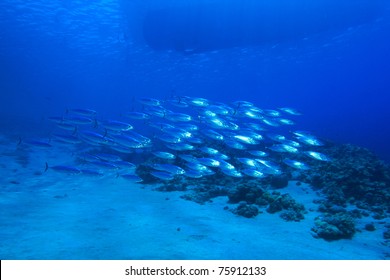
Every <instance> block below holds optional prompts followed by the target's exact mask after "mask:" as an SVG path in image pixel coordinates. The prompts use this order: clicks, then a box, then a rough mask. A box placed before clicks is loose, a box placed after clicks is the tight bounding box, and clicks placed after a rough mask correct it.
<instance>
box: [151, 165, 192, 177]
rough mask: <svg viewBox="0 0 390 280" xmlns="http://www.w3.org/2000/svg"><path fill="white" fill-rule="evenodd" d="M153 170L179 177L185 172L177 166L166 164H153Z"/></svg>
mask: <svg viewBox="0 0 390 280" xmlns="http://www.w3.org/2000/svg"><path fill="white" fill-rule="evenodd" d="M151 167H152V168H153V169H155V170H160V171H165V172H168V173H171V174H175V175H180V174H184V173H185V170H184V169H183V168H181V167H179V166H177V165H173V164H168V163H165V164H164V163H155V164H152V166H151Z"/></svg>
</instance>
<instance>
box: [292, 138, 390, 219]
mask: <svg viewBox="0 0 390 280" xmlns="http://www.w3.org/2000/svg"><path fill="white" fill-rule="evenodd" d="M321 152H323V153H325V154H327V155H328V156H330V157H331V158H332V160H331V161H329V162H318V161H315V160H312V162H311V163H310V165H311V166H312V168H311V169H310V170H307V171H304V172H302V174H301V176H300V180H302V181H304V182H307V183H309V184H311V185H313V186H314V187H315V188H318V189H320V190H321V192H322V193H323V194H324V195H326V197H327V200H328V202H329V203H330V204H332V205H339V206H344V207H345V206H346V205H347V204H348V203H352V204H355V205H356V206H358V207H359V208H361V209H365V210H370V211H372V208H373V207H379V208H381V209H382V211H387V212H389V209H390V206H389V205H388V201H389V200H390V167H389V166H388V165H386V164H385V163H384V162H382V161H381V160H379V159H378V158H377V157H376V156H375V155H374V154H373V153H372V152H370V151H369V150H367V149H365V148H362V147H358V146H353V145H349V144H346V145H330V146H326V147H323V148H322V150H321ZM376 212H377V213H379V211H378V210H376ZM378 216H380V215H378Z"/></svg>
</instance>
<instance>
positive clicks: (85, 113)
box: [66, 108, 97, 117]
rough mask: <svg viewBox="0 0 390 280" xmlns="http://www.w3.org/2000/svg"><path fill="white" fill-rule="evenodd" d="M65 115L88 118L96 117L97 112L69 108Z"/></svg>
mask: <svg viewBox="0 0 390 280" xmlns="http://www.w3.org/2000/svg"><path fill="white" fill-rule="evenodd" d="M66 113H67V114H68V113H72V114H74V115H80V116H88V117H94V116H96V114H97V112H96V111H95V110H92V109H86V108H84V109H83V108H69V109H66Z"/></svg>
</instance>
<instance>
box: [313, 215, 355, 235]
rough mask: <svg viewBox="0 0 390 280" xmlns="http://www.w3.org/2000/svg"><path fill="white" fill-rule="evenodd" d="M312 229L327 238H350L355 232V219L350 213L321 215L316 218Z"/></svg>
mask: <svg viewBox="0 0 390 280" xmlns="http://www.w3.org/2000/svg"><path fill="white" fill-rule="evenodd" d="M312 231H313V232H314V233H315V234H316V236H317V237H319V238H323V239H325V240H328V241H330V240H338V239H343V238H345V239H349V238H351V237H352V236H353V235H354V234H355V232H356V229H355V221H354V219H353V218H352V216H351V215H350V214H349V213H337V214H335V215H325V216H320V217H317V218H316V219H315V226H314V227H313V228H312Z"/></svg>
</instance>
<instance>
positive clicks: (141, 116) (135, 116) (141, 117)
mask: <svg viewBox="0 0 390 280" xmlns="http://www.w3.org/2000/svg"><path fill="white" fill-rule="evenodd" d="M124 116H125V117H127V118H130V119H133V120H148V119H150V118H151V116H150V115H149V114H146V113H143V112H127V113H125V114H124Z"/></svg>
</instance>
